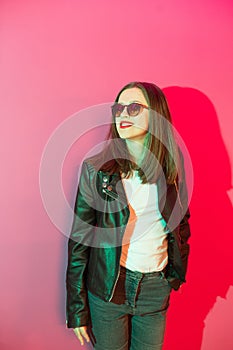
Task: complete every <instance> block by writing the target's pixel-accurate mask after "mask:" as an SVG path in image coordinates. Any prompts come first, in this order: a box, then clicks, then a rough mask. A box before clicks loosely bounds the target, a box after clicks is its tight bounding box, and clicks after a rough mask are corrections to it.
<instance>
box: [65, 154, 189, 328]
mask: <svg viewBox="0 0 233 350" xmlns="http://www.w3.org/2000/svg"><path fill="white" fill-rule="evenodd" d="M182 171H183V174H182V177H181V178H182V182H179V184H177V183H174V184H166V183H165V181H163V178H162V177H160V178H159V179H158V182H157V184H158V197H159V207H160V211H161V214H162V216H163V218H164V220H165V221H166V223H167V226H168V228H169V230H170V233H169V234H168V265H167V268H166V278H167V280H168V282H169V283H170V285H171V287H172V288H173V289H174V290H177V289H179V287H180V285H181V284H182V283H183V282H185V275H186V270H187V261H188V255H189V244H188V239H189V237H190V227H189V222H188V219H189V217H190V212H189V209H188V206H187V201H188V197H187V188H186V182H185V176H184V167H183V160H182ZM128 219H129V208H128V205H127V198H126V194H125V191H124V187H123V184H122V181H121V177H120V174H118V173H116V174H113V175H108V174H107V173H104V172H102V171H100V170H99V171H97V170H96V167H95V165H94V164H93V162H92V160H91V159H89V160H88V159H87V160H86V161H84V163H83V165H82V171H81V175H80V180H79V185H78V191H77V196H76V201H75V208H74V220H73V225H72V229H71V234H70V238H69V241H68V265H67V274H66V287H67V303H66V309H67V327H68V328H75V327H80V326H84V325H88V324H89V322H90V318H89V308H88V300H87V290H89V291H90V292H91V293H92V294H94V295H96V296H98V297H99V298H101V299H102V300H105V301H110V300H111V298H112V295H113V291H114V288H115V285H116V281H117V279H118V275H119V270H120V256H121V242H122V238H123V235H124V231H125V228H126V225H127V222H128Z"/></svg>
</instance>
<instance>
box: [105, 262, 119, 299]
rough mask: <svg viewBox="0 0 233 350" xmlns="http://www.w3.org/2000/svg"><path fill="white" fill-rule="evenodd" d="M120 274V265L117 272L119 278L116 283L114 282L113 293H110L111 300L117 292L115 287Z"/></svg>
mask: <svg viewBox="0 0 233 350" xmlns="http://www.w3.org/2000/svg"><path fill="white" fill-rule="evenodd" d="M119 276H120V267H119V268H118V273H117V278H116V281H115V283H114V286H113V289H112V293H111V295H110V298H109V300H108V301H109V302H110V301H111V300H112V298H113V294H114V292H115V289H116V285H117V281H118V279H119Z"/></svg>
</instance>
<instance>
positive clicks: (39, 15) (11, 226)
mask: <svg viewBox="0 0 233 350" xmlns="http://www.w3.org/2000/svg"><path fill="white" fill-rule="evenodd" d="M232 15H233V3H232V1H231V0H222V1H220V0H205V1H203V0H195V1H194V0H191V1H186V0H167V1H162V0H156V1H154V0H144V1H136V0H134V1H133V0H132V1H131V0H129V1H123V0H118V1H115V0H113V1H107V0H99V1H94V0H92V1H91V0H87V1H76V0H68V1H65V0H63V1H62V0H56V1H55V0H54V1H53V0H50V1H45V0H43V1H35V0H34V1H33V0H28V1H25V0H18V1H13V0H12V1H7V0H5V1H4V0H2V1H1V2H0V39H1V53H0V77H1V78H0V79H1V87H0V89H1V92H0V93H1V98H0V108H1V118H2V122H1V131H2V136H1V139H0V140H1V142H2V145H1V161H2V171H1V177H2V179H1V203H2V205H1V213H2V219H1V224H2V225H1V226H2V228H1V231H2V241H1V246H0V249H1V252H0V256H1V259H2V262H1V279H2V283H1V290H0V302H1V305H0V313H1V326H0V348H1V349H2V350H15V349H17V350H31V349H32V348H33V349H34V350H37V349H38V350H41V349H43V350H47V349H48V350H50V349H56V350H60V349H65V348H69V349H70V350H72V349H76V350H77V349H79V348H80V349H81V346H79V344H78V342H77V341H76V339H75V337H74V335H73V333H72V331H70V330H66V328H65V307H64V304H65V301H64V300H65V289H64V273H65V265H66V241H67V238H66V237H65V235H64V234H63V233H61V232H60V231H59V229H58V228H57V227H56V226H55V225H54V224H53V223H52V221H51V220H50V218H49V216H48V215H47V212H46V210H45V209H44V207H43V203H42V199H41V195H40V187H39V170H40V162H41V157H42V153H43V150H44V147H45V145H46V143H47V141H48V139H49V137H50V136H51V134H52V133H53V132H54V130H55V129H56V128H57V127H58V126H59V125H60V123H62V122H63V123H64V122H65V123H66V121H67V118H68V117H69V116H71V115H73V114H74V113H76V112H77V111H79V110H81V109H83V108H87V107H90V106H93V105H98V104H101V103H106V102H110V101H112V100H113V99H114V97H115V95H116V93H117V92H118V90H119V89H120V88H121V87H122V85H124V84H125V83H127V82H129V81H131V80H144V81H153V82H155V83H156V84H158V85H159V86H161V87H162V88H164V92H165V93H166V95H167V98H168V101H169V104H170V107H171V110H172V113H173V116H174V122H175V125H176V126H177V128H178V130H179V132H180V133H181V135H182V137H183V138H184V140H185V142H186V144H187V147H188V149H189V152H190V155H191V158H192V161H193V169H194V192H193V197H192V202H191V210H192V220H191V225H192V235H193V236H192V239H191V240H190V243H191V245H192V249H191V256H190V264H189V270H188V276H187V284H186V285H184V286H183V287H182V289H181V291H180V292H177V293H173V295H172V300H171V307H170V311H169V316H168V324H167V334H166V342H165V347H164V348H165V350H171V349H172V350H187V349H189V350H199V349H201V350H209V349H211V350H230V349H232V348H233V333H232V332H230V330H229V328H228V327H220V325H219V320H220V319H221V320H222V322H224V324H226V325H229V324H231V323H232V312H230V310H232V308H233V298H232V288H230V286H232V285H233V274H232V273H233V269H232V253H231V245H232V244H233V238H232V202H233V195H232V189H231V186H232V185H231V183H232V175H231V174H232V166H233V164H232V159H233V148H232V135H233V132H232V131H233V130H232V129H233V127H232V115H233V104H232V81H233V69H232V61H233V46H232V45H231V43H232V33H233V21H232ZM89 115H90V116H91V114H89ZM80 120H81V119H80ZM95 121H96V114H93V120H90V124H88V123H89V121H87V120H86V119H85V118H84V119H82V120H81V121H80V125H79V124H77V125H76V128H77V130H76V132H77V135H79V134H80V130H79V127H80V128H81V127H82V126H83V123H84V124H85V125H84V126H88V129H90V127H91V122H93V123H95ZM66 125H67V124H66ZM72 131H75V129H73V130H72ZM67 133H68V134H69V133H71V130H70V131H66V135H67ZM69 135H70V134H69ZM87 136H88V141H87V138H85V137H82V138H80V140H79V141H77V142H76V143H75V144H74V145H73V146H72V147H71V148H70V151H69V153H68V154H67V156H66V158H65V161H64V164H63V169H62V172H63V173H62V180H63V186H64V191H65V193H66V196H67V201H68V202H69V203H70V205H71V206H72V205H73V201H74V195H75V189H76V183H77V168H78V165H79V163H80V161H81V159H82V157H83V156H84V155H85V152H87V151H88V149H89V148H90V147H91V146H94V144H95V143H96V142H97V141H98V142H100V141H101V140H102V139H103V137H104V133H103V132H102V131H101V130H100V129H96V130H94V131H90V134H87ZM62 140H63V138H62V139H61V142H60V145H61V147H62ZM66 146H67V145H66ZM80 146H81V147H80ZM53 161H54V162H55V161H56V156H55V154H54V159H53ZM52 165H53V163H52ZM54 169H55V168H53V167H52V166H51V169H50V171H51V173H50V172H49V173H48V176H49V174H50V175H51V174H52V173H53V172H54ZM60 171H61V169H60ZM50 180H51V178H50ZM50 185H51V193H53V192H52V191H53V190H54V188H53V181H51V184H50ZM52 198H53V197H52ZM53 204H54V210H55V209H56V210H57V212H58V213H59V214H60V217H61V221H63V222H64V227H66V228H68V227H69V224H70V222H69V220H68V219H67V218H66V216H65V212H63V211H62V210H61V209H62V208H61V207H60V206H59V202H57V201H56V194H55V195H54V200H53ZM86 348H87V347H86Z"/></svg>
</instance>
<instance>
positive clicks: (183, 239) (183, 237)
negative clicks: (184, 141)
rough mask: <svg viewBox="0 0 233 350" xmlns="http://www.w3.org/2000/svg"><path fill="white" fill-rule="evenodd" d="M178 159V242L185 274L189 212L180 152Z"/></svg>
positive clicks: (187, 252)
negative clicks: (179, 213) (180, 214)
mask: <svg viewBox="0 0 233 350" xmlns="http://www.w3.org/2000/svg"><path fill="white" fill-rule="evenodd" d="M180 158H181V171H182V176H181V181H180V182H179V189H178V191H179V197H180V202H181V208H182V219H181V221H180V225H179V240H180V250H181V260H182V265H183V269H184V273H185V274H186V271H187V263H188V256H189V243H188V240H189V237H190V225H189V218H190V211H189V207H188V191H187V185H186V176H185V169H184V159H183V155H182V154H181V152H180Z"/></svg>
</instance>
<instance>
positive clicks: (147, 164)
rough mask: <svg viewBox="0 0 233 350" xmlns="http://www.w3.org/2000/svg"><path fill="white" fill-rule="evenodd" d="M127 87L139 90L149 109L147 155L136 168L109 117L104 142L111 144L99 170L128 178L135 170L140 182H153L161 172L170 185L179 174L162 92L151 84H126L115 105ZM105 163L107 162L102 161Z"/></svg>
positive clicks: (176, 153)
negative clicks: (108, 127) (106, 140)
mask: <svg viewBox="0 0 233 350" xmlns="http://www.w3.org/2000/svg"><path fill="white" fill-rule="evenodd" d="M130 88H139V89H140V90H141V91H142V92H143V95H144V96H145V98H146V100H147V103H148V106H149V108H150V109H149V130H148V133H147V137H146V138H145V142H144V146H145V147H146V149H148V150H149V152H146V153H145V157H144V159H143V161H142V163H141V164H140V166H139V167H138V164H135V163H134V162H133V161H132V160H131V157H130V154H129V151H128V149H127V146H126V142H125V140H124V139H121V138H120V136H119V134H118V131H117V128H116V124H115V119H114V117H112V118H113V119H112V124H111V127H110V130H109V133H108V137H107V139H108V140H109V141H110V142H109V143H108V144H107V146H106V147H105V149H104V150H103V152H102V159H103V162H102V164H103V165H102V166H101V169H100V170H102V171H105V172H108V173H109V174H113V173H115V172H121V173H122V174H123V176H125V177H129V176H130V175H131V174H132V171H133V170H134V169H136V168H138V174H139V176H140V178H141V180H142V183H146V182H149V183H154V182H156V181H157V179H158V177H159V175H160V174H161V172H162V171H163V173H164V176H165V179H166V181H167V183H173V182H174V180H175V179H176V177H177V175H178V173H179V164H180V158H179V151H178V146H177V143H176V141H175V137H174V133H173V127H172V121H171V115H170V111H169V108H168V104H167V100H166V97H165V95H164V93H163V92H162V90H161V89H160V88H159V87H158V86H156V85H155V84H153V83H147V82H138V81H136V82H131V83H129V84H127V85H125V86H124V87H123V88H122V89H121V90H120V92H119V93H118V95H117V97H116V99H115V102H118V100H119V97H120V95H121V93H122V92H123V91H124V90H126V89H130ZM104 160H106V161H104Z"/></svg>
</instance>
